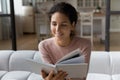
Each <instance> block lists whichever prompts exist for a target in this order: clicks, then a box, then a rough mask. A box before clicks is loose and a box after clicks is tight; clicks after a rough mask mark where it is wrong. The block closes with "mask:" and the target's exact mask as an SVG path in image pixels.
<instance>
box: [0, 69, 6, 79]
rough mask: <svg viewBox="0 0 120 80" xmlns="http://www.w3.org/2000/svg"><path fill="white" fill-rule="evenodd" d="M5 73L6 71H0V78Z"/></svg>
mask: <svg viewBox="0 0 120 80" xmlns="http://www.w3.org/2000/svg"><path fill="white" fill-rule="evenodd" d="M6 73H7V71H0V80H1V78H2V77H3V76H4V75H5V74H6Z"/></svg>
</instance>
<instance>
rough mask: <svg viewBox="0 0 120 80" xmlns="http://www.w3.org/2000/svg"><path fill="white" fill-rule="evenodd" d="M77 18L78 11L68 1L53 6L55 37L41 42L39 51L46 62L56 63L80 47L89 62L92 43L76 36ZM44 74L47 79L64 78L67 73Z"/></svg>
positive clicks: (51, 20)
mask: <svg viewBox="0 0 120 80" xmlns="http://www.w3.org/2000/svg"><path fill="white" fill-rule="evenodd" d="M77 18H78V16H77V11H76V10H75V8H74V7H73V6H72V5H70V4H68V3H65V2H61V3H57V4H56V5H54V6H53V7H52V8H51V10H50V11H49V19H50V28H51V33H52V35H53V37H52V38H49V39H46V40H43V41H41V42H40V43H39V51H40V52H41V53H42V59H43V61H44V62H47V63H50V64H55V63H56V62H57V61H58V60H59V59H60V58H62V57H63V56H65V55H66V54H68V53H70V52H71V51H73V50H75V49H77V48H79V49H80V50H81V53H82V54H83V55H84V56H85V62H86V63H89V59H90V53H91V43H90V41H89V40H86V39H83V38H80V37H76V36H75V26H76V23H77ZM42 75H43V78H44V79H45V80H55V79H57V80H58V79H59V80H64V79H65V77H66V76H67V73H66V72H64V71H59V72H58V74H56V75H54V76H53V71H51V72H50V73H49V74H48V75H47V74H46V73H45V72H44V71H42ZM54 78H55V79H54Z"/></svg>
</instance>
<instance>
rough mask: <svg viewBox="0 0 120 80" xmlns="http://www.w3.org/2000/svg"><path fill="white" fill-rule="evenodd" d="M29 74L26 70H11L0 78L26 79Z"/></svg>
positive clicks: (7, 79) (4, 79)
mask: <svg viewBox="0 0 120 80" xmlns="http://www.w3.org/2000/svg"><path fill="white" fill-rule="evenodd" d="M30 74H31V73H30V72H26V71H11V72H8V73H6V75H4V76H3V77H2V79H1V80H27V79H28V77H29V75H30Z"/></svg>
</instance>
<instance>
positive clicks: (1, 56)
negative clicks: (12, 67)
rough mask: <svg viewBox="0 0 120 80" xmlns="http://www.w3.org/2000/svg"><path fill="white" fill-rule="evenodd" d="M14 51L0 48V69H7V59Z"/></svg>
mask: <svg viewBox="0 0 120 80" xmlns="http://www.w3.org/2000/svg"><path fill="white" fill-rule="evenodd" d="M13 52H14V51H12V50H0V70H6V71H8V70H9V59H10V56H11V55H12V53H13Z"/></svg>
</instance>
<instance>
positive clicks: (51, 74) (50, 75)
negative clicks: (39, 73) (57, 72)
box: [48, 70, 54, 79]
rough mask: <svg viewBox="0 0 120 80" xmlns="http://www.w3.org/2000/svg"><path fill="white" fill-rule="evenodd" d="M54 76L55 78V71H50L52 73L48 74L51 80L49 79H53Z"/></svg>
mask: <svg viewBox="0 0 120 80" xmlns="http://www.w3.org/2000/svg"><path fill="white" fill-rule="evenodd" d="M53 76H54V71H53V70H52V71H50V73H49V74H48V78H49V79H52V78H53Z"/></svg>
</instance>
